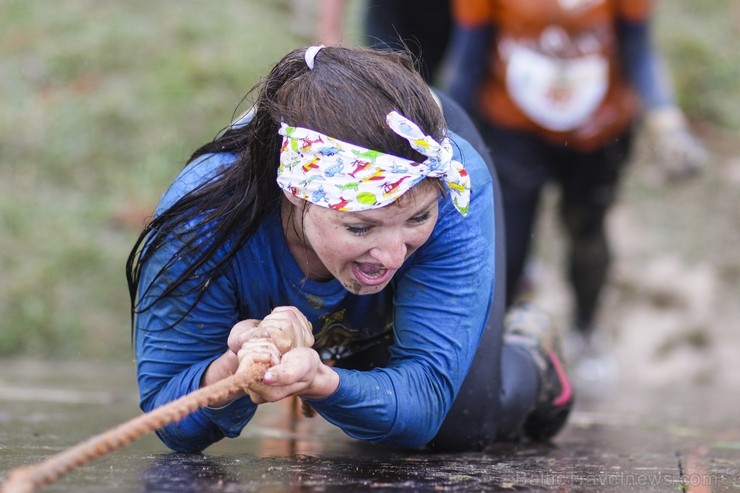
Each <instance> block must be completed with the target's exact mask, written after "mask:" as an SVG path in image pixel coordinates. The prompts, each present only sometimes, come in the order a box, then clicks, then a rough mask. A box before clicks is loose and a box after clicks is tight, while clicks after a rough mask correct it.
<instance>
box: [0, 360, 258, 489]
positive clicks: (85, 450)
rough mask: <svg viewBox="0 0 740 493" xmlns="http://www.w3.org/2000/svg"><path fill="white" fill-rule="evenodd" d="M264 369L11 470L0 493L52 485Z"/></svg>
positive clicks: (253, 380)
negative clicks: (37, 461)
mask: <svg viewBox="0 0 740 493" xmlns="http://www.w3.org/2000/svg"><path fill="white" fill-rule="evenodd" d="M268 367H269V365H267V364H266V363H255V364H254V365H252V366H251V367H249V368H247V369H246V370H245V371H238V372H237V373H236V374H235V375H232V376H230V377H228V378H225V379H223V380H221V381H219V382H216V383H214V384H211V385H208V386H206V387H203V388H200V389H198V390H196V391H194V392H191V393H190V394H187V395H185V396H183V397H180V398H179V399H177V400H174V401H172V402H169V403H167V404H165V405H163V406H161V407H158V408H157V409H154V410H152V411H150V412H148V413H146V414H142V415H141V416H138V417H136V418H134V419H131V420H129V421H126V422H125V423H121V424H120V425H118V426H116V427H114V428H111V429H110V430H108V431H106V432H103V433H101V434H99V435H95V436H93V437H91V438H89V439H88V440H86V441H84V442H82V443H80V444H78V445H75V446H74V447H71V448H69V449H67V450H65V451H63V452H60V453H58V454H56V455H53V456H52V457H50V458H49V459H47V460H45V461H43V462H39V463H38V464H34V465H31V466H24V467H19V468H17V469H13V470H12V471H10V475H9V476H8V480H7V481H6V482H5V483H4V484H3V485H2V489H1V490H0V493H32V492H33V491H35V490H36V489H37V488H39V487H41V486H44V485H48V484H51V483H53V482H54V481H56V480H57V479H59V478H60V477H62V476H63V475H65V474H67V473H68V472H69V471H71V470H72V469H74V468H76V467H80V466H82V465H85V464H87V463H88V462H91V461H93V460H95V459H97V458H99V457H102V456H103V455H106V454H109V453H111V452H113V451H115V450H118V449H119V448H121V447H124V446H126V445H128V444H129V443H131V442H133V441H134V440H136V439H138V438H140V437H141V436H142V435H145V434H147V433H151V432H153V431H155V430H158V429H159V428H162V427H163V426H165V425H168V424H170V423H174V422H176V421H179V420H181V419H183V418H184V417H186V416H188V415H189V414H191V413H193V412H195V411H196V410H198V409H200V408H202V407H206V406H209V405H212V404H213V403H216V402H219V401H222V400H223V399H226V398H227V397H229V396H231V395H234V394H236V393H238V392H240V391H244V390H246V389H247V388H249V386H250V385H253V384H255V383H259V382H262V379H263V378H264V375H265V372H266V371H267V369H268Z"/></svg>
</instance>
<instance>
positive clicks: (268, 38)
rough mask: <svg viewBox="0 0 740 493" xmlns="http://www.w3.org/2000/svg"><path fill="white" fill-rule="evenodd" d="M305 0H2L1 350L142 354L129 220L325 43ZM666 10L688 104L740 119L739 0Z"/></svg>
mask: <svg viewBox="0 0 740 493" xmlns="http://www.w3.org/2000/svg"><path fill="white" fill-rule="evenodd" d="M291 3H297V4H302V5H310V2H289V1H287V0H284V1H280V2H278V1H270V0H261V1H260V0H224V1H219V2H205V1H196V0H177V1H176V0H162V1H156V2H151V1H143V0H129V1H126V2H101V1H95V0H67V1H65V2H59V3H53V4H52V3H49V2H33V1H27V0H0V12H2V14H3V15H2V16H0V32H2V33H3V35H2V36H0V53H1V54H2V64H0V109H1V110H2V111H0V274H1V275H2V279H3V280H2V283H0V356H2V355H19V354H22V355H31V356H44V357H66V358H75V357H85V358H130V357H131V351H130V347H129V341H130V339H129V337H130V334H129V314H128V293H127V291H126V286H125V279H124V262H125V259H126V256H127V254H128V251H129V248H130V247H131V245H132V243H133V241H134V239H135V237H136V235H137V233H138V230H137V228H135V227H131V226H124V225H121V223H120V222H118V221H117V220H116V217H117V214H118V213H119V212H120V211H121V210H125V209H126V208H128V207H131V206H139V207H144V208H145V209H146V208H147V207H151V206H152V205H153V204H154V202H155V201H156V199H157V197H158V196H159V194H160V193H161V192H162V191H163V190H164V189H165V187H166V186H167V184H168V183H169V181H170V180H171V179H172V178H173V177H174V176H175V175H176V173H177V172H178V170H179V169H180V168H181V167H182V165H183V163H184V160H185V159H186V157H187V156H188V155H189V154H190V153H191V152H192V151H193V150H194V149H195V148H196V147H197V146H199V145H200V144H202V143H204V142H205V141H207V140H209V139H211V138H212V137H213V135H215V133H216V132H217V131H218V130H219V129H220V128H222V127H224V126H225V125H227V124H228V123H229V122H230V120H231V117H232V114H233V113H234V112H235V111H237V105H238V104H239V102H240V100H241V98H242V96H243V95H244V94H245V93H246V92H247V91H248V89H249V88H250V87H251V86H252V85H253V84H254V83H256V82H257V81H258V78H259V77H260V75H263V74H264V73H265V72H266V71H267V70H268V69H269V67H270V66H271V65H272V64H273V63H274V62H276V61H277V60H278V59H279V58H280V57H281V56H282V55H283V54H285V53H286V52H287V51H289V50H290V49H292V48H295V47H298V46H304V45H306V44H308V43H309V41H310V40H308V39H306V38H305V36H304V35H300V34H297V33H296V31H295V30H294V29H293V28H292V27H291V26H292V25H293V24H292V21H291V20H290V19H291V18H292V17H291V14H290V8H289V7H288V5H290V4H291ZM357 4H358V2H354V5H355V7H354V9H353V10H352V11H351V13H350V15H349V22H350V27H349V28H348V30H349V32H350V33H351V34H352V33H356V32H357V10H358V9H357ZM661 5H662V7H661V19H660V22H659V23H658V40H659V42H660V43H661V46H663V47H664V49H665V50H666V53H667V54H668V56H669V57H670V61H671V63H672V66H673V69H674V70H673V71H674V74H675V75H676V81H677V84H676V85H677V88H678V92H679V96H680V98H681V101H682V102H683V103H684V104H685V105H686V107H687V109H688V110H689V112H690V115H691V116H692V117H695V118H700V119H702V120H705V121H707V122H709V123H710V124H712V125H715V126H720V127H727V128H730V129H737V128H738V127H740V116H738V115H740V111H739V110H740V108H738V104H740V95H739V94H738V91H740V87H738V85H737V83H736V81H737V80H738V73H737V72H738V67H740V54H738V53H737V51H736V50H734V49H733V47H736V46H738V43H737V31H736V29H735V30H733V24H732V23H733V22H735V25H736V23H737V20H736V19H737V18H738V13H737V10H738V9H737V7H734V3H733V0H712V2H707V1H706V0H666V1H664V2H662V4H661ZM733 19H735V20H734V21H733ZM305 22H308V23H311V22H313V21H312V20H311V18H310V17H309V18H308V20H306V21H305ZM309 27H310V25H309ZM304 28H305V24H304ZM351 39H352V38H351Z"/></svg>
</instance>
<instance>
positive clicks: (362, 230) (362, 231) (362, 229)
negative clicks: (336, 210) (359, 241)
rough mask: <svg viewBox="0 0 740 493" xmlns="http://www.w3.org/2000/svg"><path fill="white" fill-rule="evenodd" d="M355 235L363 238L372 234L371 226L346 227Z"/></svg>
mask: <svg viewBox="0 0 740 493" xmlns="http://www.w3.org/2000/svg"><path fill="white" fill-rule="evenodd" d="M345 228H346V229H347V231H349V232H350V233H352V234H353V235H357V236H363V235H366V234H367V233H369V232H370V229H371V226H345Z"/></svg>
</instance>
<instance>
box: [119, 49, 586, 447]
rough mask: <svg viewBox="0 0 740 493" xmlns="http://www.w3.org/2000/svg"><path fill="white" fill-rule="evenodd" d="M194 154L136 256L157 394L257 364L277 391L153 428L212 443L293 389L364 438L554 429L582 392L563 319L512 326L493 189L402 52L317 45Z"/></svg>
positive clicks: (490, 177)
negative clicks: (557, 333)
mask: <svg viewBox="0 0 740 493" xmlns="http://www.w3.org/2000/svg"><path fill="white" fill-rule="evenodd" d="M253 94H256V97H255V98H254V100H253V101H252V102H253V110H252V111H251V112H249V114H248V115H247V116H246V117H244V118H242V119H240V120H238V121H237V122H235V123H234V124H232V125H231V126H230V127H229V128H227V129H226V130H225V131H224V132H223V133H222V134H221V135H220V136H219V137H217V138H216V139H215V140H214V141H212V142H209V143H207V144H205V145H203V146H202V147H201V148H199V149H198V150H196V151H195V152H194V154H193V155H192V157H191V158H190V160H189V162H188V163H187V165H186V166H185V168H184V169H183V171H182V172H181V173H180V175H179V176H178V177H177V179H176V180H175V181H174V182H173V184H172V185H171V186H170V188H169V189H168V190H167V192H166V193H165V194H164V195H163V196H162V198H161V201H160V203H159V206H158V208H157V211H156V213H155V216H154V218H153V219H152V221H151V222H150V223H149V224H148V225H147V227H146V228H145V230H144V231H143V232H142V234H141V236H140V237H139V240H138V241H137V243H136V245H135V247H134V249H133V251H132V253H131V256H130V258H129V263H128V265H127V275H128V281H129V289H130V292H131V297H132V309H133V314H134V318H133V324H134V342H135V351H136V358H137V371H138V382H139V388H140V394H141V407H142V409H143V410H144V411H149V410H151V409H153V408H156V407H158V406H161V405H162V404H164V403H167V402H170V401H172V400H174V399H176V398H178V397H180V396H182V395H185V394H187V393H189V392H191V391H194V390H196V389H198V388H200V387H202V386H206V385H209V384H210V383H213V382H217V381H219V380H222V379H224V378H226V377H227V376H229V375H232V374H234V373H235V372H237V371H239V368H244V367H245V366H248V365H250V364H252V363H267V364H269V365H270V368H269V369H268V370H267V372H266V373H265V374H264V380H263V382H262V384H260V385H258V386H254V387H253V388H250V390H249V392H248V394H242V395H237V396H234V397H233V398H231V399H228V400H225V401H224V402H219V403H217V405H216V406H214V407H207V408H203V409H200V410H199V411H196V412H195V413H193V414H192V415H190V416H189V417H187V418H186V419H184V420H182V421H180V422H178V423H174V424H170V425H168V426H166V427H164V428H162V429H161V430H159V431H158V434H159V437H160V438H161V439H162V441H163V442H164V443H165V444H166V445H167V446H168V447H170V448H171V449H173V450H175V451H182V452H198V451H201V450H203V449H205V448H206V447H208V446H209V445H211V444H212V443H214V442H216V441H218V440H220V439H222V438H224V437H235V436H237V435H239V433H240V432H241V431H242V429H243V428H244V427H245V426H246V425H247V424H248V423H249V421H250V419H251V418H252V416H253V415H254V413H255V411H256V409H257V406H258V405H260V404H263V403H268V402H277V401H280V400H282V399H286V398H293V397H294V396H297V397H298V398H300V399H301V400H302V401H303V402H304V403H307V404H308V405H310V406H311V407H312V408H313V409H314V410H315V411H316V412H317V413H318V414H320V415H321V416H323V417H324V418H325V419H326V420H328V421H329V422H331V423H333V424H334V425H336V426H338V427H339V428H341V429H342V430H343V431H344V432H345V433H346V434H348V435H349V436H351V437H354V438H356V439H360V440H365V441H368V442H372V443H377V444H384V445H391V446H398V447H403V448H418V447H427V448H430V449H432V450H440V451H442V450H444V451H464V450H480V449H482V448H483V447H485V446H486V445H488V444H489V443H492V442H494V441H496V440H500V439H512V438H518V437H528V438H530V439H535V440H547V439H549V438H551V437H553V436H554V435H555V434H556V433H557V432H558V431H559V430H560V429H561V428H562V426H563V425H564V423H565V421H566V418H567V416H568V413H569V411H570V408H571V405H572V402H573V395H572V392H571V391H570V384H569V382H568V379H567V377H566V375H565V373H564V372H563V370H562V366H563V365H562V362H561V359H560V357H559V352H558V349H557V346H556V344H555V342H554V337H553V335H554V330H553V329H552V328H551V327H550V325H549V324H548V321H547V317H546V316H544V315H543V314H542V313H541V312H538V311H536V310H535V309H534V308H533V307H531V306H515V307H514V308H513V309H511V311H510V312H509V314H508V315H507V318H506V322H505V323H504V313H503V310H504V308H503V307H504V299H503V297H504V289H503V277H502V276H503V272H504V270H503V268H502V267H501V266H502V263H501V260H502V258H503V257H502V256H503V253H504V252H503V249H502V247H501V246H500V245H501V243H500V242H501V240H502V234H501V232H500V228H501V217H500V213H501V211H500V207H499V205H498V201H499V198H498V191H497V182H496V180H495V173H493V171H492V169H491V163H490V158H489V157H488V156H487V154H486V153H485V151H484V147H483V146H482V145H481V141H480V137H479V135H478V134H477V133H476V132H475V130H474V127H473V126H472V125H471V123H470V120H469V119H468V118H467V117H466V115H465V114H464V113H463V112H462V111H461V110H460V109H459V108H458V107H457V106H455V105H454V104H453V103H451V102H450V101H449V100H448V99H447V98H445V97H444V96H443V95H435V94H433V93H432V92H431V91H430V89H429V88H428V86H427V85H426V84H425V83H424V81H423V79H422V78H421V77H420V76H419V75H418V73H417V72H416V71H415V70H414V67H413V61H412V59H411V58H410V57H409V56H408V55H407V54H403V53H400V54H399V53H390V52H382V51H374V50H370V49H365V48H346V47H326V48H324V47H311V48H308V49H298V50H295V51H292V52H291V53H289V54H287V55H286V56H285V57H284V58H283V59H282V60H280V61H279V62H278V63H277V64H276V65H275V66H274V68H273V69H272V70H271V72H270V73H269V74H268V75H267V76H266V77H265V78H264V79H263V81H262V82H261V84H259V85H258V87H257V88H255V90H254V92H253Z"/></svg>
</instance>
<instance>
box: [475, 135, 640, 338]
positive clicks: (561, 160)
mask: <svg viewBox="0 0 740 493" xmlns="http://www.w3.org/2000/svg"><path fill="white" fill-rule="evenodd" d="M480 128H481V133H482V134H483V138H484V140H485V142H486V143H487V144H488V145H489V146H490V148H491V149H492V150H493V151H492V152H493V153H494V155H495V156H496V169H497V170H498V175H499V178H500V181H501V183H502V184H503V202H504V212H505V214H504V216H505V226H506V227H505V229H506V248H507V261H506V263H507V266H506V270H507V273H506V275H507V298H508V299H509V301H513V299H514V298H515V297H516V292H517V288H518V284H519V281H520V279H521V276H522V271H523V269H524V265H525V262H526V260H527V256H528V254H529V251H530V243H531V240H532V232H533V228H534V224H535V219H536V216H537V210H538V208H539V202H540V195H541V191H542V190H543V188H544V187H545V185H546V184H547V183H550V182H554V183H556V184H557V185H558V186H559V188H560V192H561V193H560V204H559V206H560V207H559V209H560V210H559V212H560V218H561V220H562V223H563V226H564V227H565V231H566V236H567V240H568V241H567V265H568V280H569V281H570V284H571V286H572V287H573V292H574V295H575V302H576V313H575V317H574V320H573V325H574V327H575V328H578V329H581V330H590V329H591V328H592V325H593V322H594V316H595V314H596V310H597V307H598V301H599V295H600V293H601V290H602V287H603V286H604V283H605V281H606V276H607V273H608V270H609V264H610V257H611V256H610V252H609V245H608V241H607V235H606V228H605V220H606V215H607V213H608V211H609V209H610V208H611V206H612V204H613V203H614V200H615V197H616V193H617V188H618V183H619V178H620V175H621V172H622V170H623V168H624V166H625V164H626V162H627V159H628V157H629V151H630V148H631V142H632V138H631V131H629V130H628V131H627V132H625V133H623V134H622V135H620V136H619V137H618V138H616V139H614V140H613V141H611V142H610V143H608V144H607V145H605V146H603V147H600V148H597V149H595V150H593V151H591V152H578V151H574V150H572V149H570V148H568V147H563V146H557V145H554V144H550V143H548V142H545V141H543V140H542V139H540V138H538V137H537V136H535V135H531V134H528V133H524V132H516V131H511V130H507V129H504V128H499V127H493V126H490V125H487V124H481V127H480Z"/></svg>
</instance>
